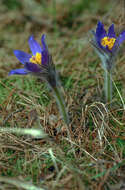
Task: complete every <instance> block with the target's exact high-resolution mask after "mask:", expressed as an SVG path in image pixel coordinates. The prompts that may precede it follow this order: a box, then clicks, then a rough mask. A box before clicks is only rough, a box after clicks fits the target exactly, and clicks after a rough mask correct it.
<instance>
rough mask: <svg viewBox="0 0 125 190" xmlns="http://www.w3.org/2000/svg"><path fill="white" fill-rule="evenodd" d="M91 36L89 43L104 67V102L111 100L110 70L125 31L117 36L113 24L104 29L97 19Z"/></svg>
mask: <svg viewBox="0 0 125 190" xmlns="http://www.w3.org/2000/svg"><path fill="white" fill-rule="evenodd" d="M92 34H93V38H92V40H91V44H92V46H93V48H94V49H95V51H96V53H97V55H98V56H99V57H100V59H101V62H102V67H103V69H104V73H105V77H104V90H105V97H106V102H111V100H112V70H113V67H114V65H115V64H114V63H115V58H116V56H117V53H118V51H119V47H120V45H121V44H122V43H123V41H124V40H125V31H123V32H121V33H120V35H119V36H118V37H117V36H116V34H115V31H114V24H112V25H111V26H110V27H109V29H108V32H106V30H105V29H104V25H103V24H102V23H101V22H100V21H99V22H98V24H97V27H96V31H92Z"/></svg>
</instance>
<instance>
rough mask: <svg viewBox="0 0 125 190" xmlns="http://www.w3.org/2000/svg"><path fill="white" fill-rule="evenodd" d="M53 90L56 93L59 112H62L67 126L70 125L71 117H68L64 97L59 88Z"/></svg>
mask: <svg viewBox="0 0 125 190" xmlns="http://www.w3.org/2000/svg"><path fill="white" fill-rule="evenodd" d="M52 90H53V92H54V96H55V98H56V101H57V104H58V106H59V110H60V112H61V115H62V117H63V120H64V122H65V124H66V125H69V116H68V113H67V111H66V106H65V102H64V99H63V97H62V94H61V91H60V89H59V86H56V87H53V88H52Z"/></svg>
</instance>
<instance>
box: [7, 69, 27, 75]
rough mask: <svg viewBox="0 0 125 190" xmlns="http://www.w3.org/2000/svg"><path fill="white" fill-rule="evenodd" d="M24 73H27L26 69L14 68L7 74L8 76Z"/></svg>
mask: <svg viewBox="0 0 125 190" xmlns="http://www.w3.org/2000/svg"><path fill="white" fill-rule="evenodd" d="M26 74H28V72H27V71H26V69H15V70H11V71H10V72H9V74H8V75H9V76H10V75H26Z"/></svg>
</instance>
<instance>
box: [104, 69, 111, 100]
mask: <svg viewBox="0 0 125 190" xmlns="http://www.w3.org/2000/svg"><path fill="white" fill-rule="evenodd" d="M104 72H105V76H104V86H105V89H104V90H105V98H106V103H107V102H108V103H111V101H112V69H110V70H107V69H105V70H104Z"/></svg>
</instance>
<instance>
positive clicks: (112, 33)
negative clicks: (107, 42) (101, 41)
mask: <svg viewBox="0 0 125 190" xmlns="http://www.w3.org/2000/svg"><path fill="white" fill-rule="evenodd" d="M108 37H110V38H112V37H113V38H116V35H115V30H114V24H112V25H111V26H110V27H109V30H108Z"/></svg>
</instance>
